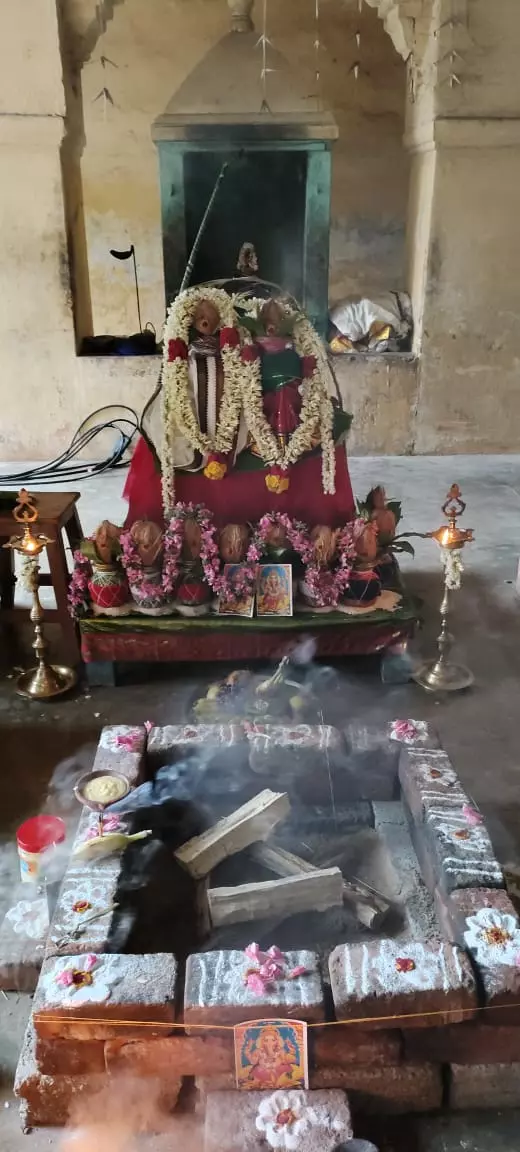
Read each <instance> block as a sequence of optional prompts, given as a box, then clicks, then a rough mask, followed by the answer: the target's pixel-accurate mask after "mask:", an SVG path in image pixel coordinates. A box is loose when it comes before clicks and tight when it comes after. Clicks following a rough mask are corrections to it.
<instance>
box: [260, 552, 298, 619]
mask: <svg viewBox="0 0 520 1152" xmlns="http://www.w3.org/2000/svg"><path fill="white" fill-rule="evenodd" d="M256 614H257V616H292V614H293V602H292V567H291V565H290V564H260V565H259V568H258V572H257V576H256Z"/></svg>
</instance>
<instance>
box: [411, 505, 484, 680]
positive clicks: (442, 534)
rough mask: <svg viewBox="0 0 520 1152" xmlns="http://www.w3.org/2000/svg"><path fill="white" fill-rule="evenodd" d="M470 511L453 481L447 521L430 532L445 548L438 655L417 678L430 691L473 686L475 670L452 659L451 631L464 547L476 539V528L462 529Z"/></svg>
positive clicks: (459, 585) (431, 536) (428, 536)
mask: <svg viewBox="0 0 520 1152" xmlns="http://www.w3.org/2000/svg"><path fill="white" fill-rule="evenodd" d="M465 510H466V505H465V503H464V501H463V499H462V497H461V492H460V488H459V486H458V484H452V486H451V488H450V490H449V492H448V495H447V497H446V500H445V503H444V504H443V506H442V511H443V513H444V515H445V516H446V517H447V518H448V523H447V524H442V525H441V527H440V528H437V529H435V531H434V532H426V533H425V536H426V538H427V539H431V540H436V541H437V544H438V545H439V547H440V549H441V563H442V566H443V570H444V595H443V598H442V603H441V607H440V615H441V630H440V633H439V636H438V637H437V647H438V655H437V658H436V659H435V660H432V661H430V662H429V663H427V664H423V666H422V667H421V668H419V670H418V671H417V672H416V673H415V675H414V677H413V678H414V680H415V682H416V683H417V684H420V685H421V687H422V688H426V690H427V691H429V692H459V691H460V690H461V689H462V688H469V687H470V686H471V685H472V684H473V681H474V676H473V673H472V672H471V671H470V669H469V668H466V667H465V666H464V665H463V664H454V663H452V662H451V661H450V659H449V657H450V653H451V649H452V647H453V642H454V641H453V636H452V634H451V632H449V631H448V613H449V600H450V592H453V591H458V589H460V587H461V583H462V572H463V565H462V550H463V548H464V547H465V545H466V544H470V543H471V542H472V541H473V539H474V535H473V529H472V528H459V526H458V524H457V520H458V519H459V517H460V516H462V514H463V512H465Z"/></svg>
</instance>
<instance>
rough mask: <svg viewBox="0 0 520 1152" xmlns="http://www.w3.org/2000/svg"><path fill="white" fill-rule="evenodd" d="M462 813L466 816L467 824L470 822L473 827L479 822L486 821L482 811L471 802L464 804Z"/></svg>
mask: <svg viewBox="0 0 520 1152" xmlns="http://www.w3.org/2000/svg"><path fill="white" fill-rule="evenodd" d="M462 815H463V816H464V819H465V821H466V824H470V825H471V827H473V828H474V827H476V825H477V824H483V823H484V817H483V815H482V813H481V812H479V811H478V809H477V808H473V806H472V805H471V804H463V806H462Z"/></svg>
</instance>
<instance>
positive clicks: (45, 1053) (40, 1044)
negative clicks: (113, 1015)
mask: <svg viewBox="0 0 520 1152" xmlns="http://www.w3.org/2000/svg"><path fill="white" fill-rule="evenodd" d="M36 1064H37V1066H38V1071H39V1072H42V1073H43V1074H44V1075H45V1076H87V1075H93V1074H97V1073H99V1074H103V1073H104V1072H105V1071H106V1067H105V1045H104V1043H103V1041H102V1040H40V1039H39V1037H37V1039H36Z"/></svg>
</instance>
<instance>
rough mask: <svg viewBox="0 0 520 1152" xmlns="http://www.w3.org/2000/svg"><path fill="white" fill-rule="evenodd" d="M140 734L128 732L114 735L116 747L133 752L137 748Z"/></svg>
mask: <svg viewBox="0 0 520 1152" xmlns="http://www.w3.org/2000/svg"><path fill="white" fill-rule="evenodd" d="M140 742H141V736H140V733H139V732H129V733H128V736H116V744H117V746H118V748H126V750H127V751H128V752H135V751H137V749H138V748H139V744H140Z"/></svg>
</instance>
